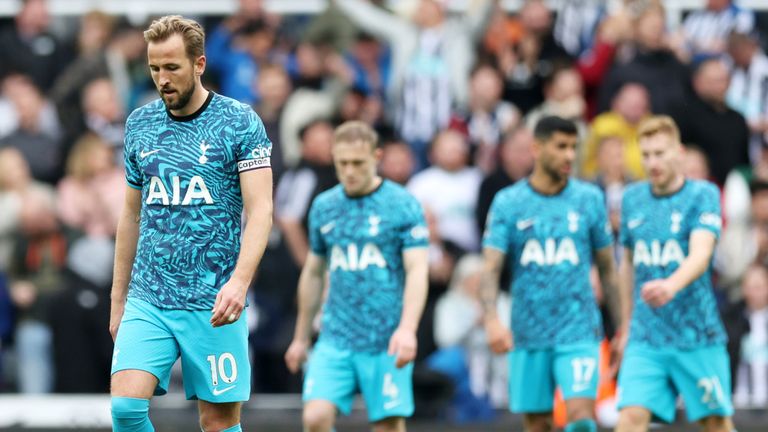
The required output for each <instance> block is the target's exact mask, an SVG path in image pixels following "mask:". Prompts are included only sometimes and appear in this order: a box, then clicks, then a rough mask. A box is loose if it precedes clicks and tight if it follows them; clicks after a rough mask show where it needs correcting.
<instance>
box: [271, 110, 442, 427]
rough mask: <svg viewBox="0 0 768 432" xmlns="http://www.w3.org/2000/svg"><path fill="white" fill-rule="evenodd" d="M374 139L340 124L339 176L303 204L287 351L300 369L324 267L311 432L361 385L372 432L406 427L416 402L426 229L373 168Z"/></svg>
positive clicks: (311, 367)
mask: <svg viewBox="0 0 768 432" xmlns="http://www.w3.org/2000/svg"><path fill="white" fill-rule="evenodd" d="M377 142H378V137H377V136H376V133H375V132H374V131H373V130H372V129H371V128H370V126H368V125H366V124H364V123H362V122H356V121H355V122H347V123H344V124H342V125H341V126H339V127H338V128H337V129H336V132H335V134H334V143H333V148H332V153H333V162H334V165H335V167H336V175H337V176H338V178H339V181H340V183H341V184H339V185H338V186H336V187H334V188H332V189H330V190H328V191H326V192H324V193H322V194H320V195H319V196H318V197H317V198H315V200H314V202H313V203H312V207H311V209H310V213H309V239H310V247H311V251H310V253H309V254H308V257H307V260H306V263H305V264H304V268H303V269H302V272H301V277H300V279H299V287H298V291H299V315H298V319H297V322H296V331H295V333H294V338H293V341H292V342H291V345H290V346H289V347H288V350H287V352H286V354H285V360H286V364H287V365H288V368H289V369H290V370H291V371H292V372H294V373H296V372H298V371H299V370H300V369H301V365H302V363H304V361H305V360H306V358H307V352H308V348H309V344H310V337H311V331H312V321H313V318H314V316H315V314H316V313H317V311H318V309H319V307H320V303H321V298H322V292H323V285H324V282H325V279H326V272H327V273H328V274H329V291H328V298H327V300H326V302H325V305H324V311H323V316H322V324H321V329H320V336H319V339H318V342H317V343H316V345H315V347H314V349H313V352H312V354H311V356H310V358H309V364H308V368H307V371H306V376H305V377H304V391H303V399H304V402H305V405H304V415H303V423H304V427H305V430H307V431H309V432H328V431H331V430H332V429H333V425H334V422H335V419H336V412H337V411H341V412H342V413H344V414H349V412H350V410H351V408H352V400H353V397H354V395H355V393H356V391H358V390H359V391H360V392H361V393H362V394H363V398H364V399H365V403H366V407H367V408H368V418H369V420H370V421H371V423H372V427H373V430H374V431H376V432H388V431H404V430H405V417H408V416H410V415H411V414H412V413H413V409H414V406H413V388H412V382H411V375H412V371H413V364H412V363H411V361H412V360H413V359H414V358H415V356H416V330H417V326H418V323H419V319H420V317H421V313H422V310H423V308H424V302H425V300H426V294H427V267H428V256H427V246H428V237H429V232H428V229H427V226H426V222H425V220H424V214H423V211H422V208H421V206H420V205H419V203H418V202H417V201H416V199H415V198H414V197H413V196H411V195H410V194H409V193H408V192H406V190H405V189H403V188H402V187H400V186H399V185H397V184H395V183H392V182H390V181H388V180H383V179H382V178H381V177H379V176H378V175H376V165H377V162H378V160H379V158H380V157H381V150H380V149H378V148H377Z"/></svg>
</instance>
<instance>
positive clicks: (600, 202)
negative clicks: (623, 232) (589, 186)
mask: <svg viewBox="0 0 768 432" xmlns="http://www.w3.org/2000/svg"><path fill="white" fill-rule="evenodd" d="M593 201H594V204H593V207H594V219H593V220H592V225H591V226H590V227H589V238H590V241H591V242H592V249H593V250H600V249H602V248H604V247H606V246H610V245H611V244H613V234H612V232H611V223H610V221H609V220H608V209H607V207H606V204H605V198H604V197H603V192H601V191H599V190H597V191H595V194H594V200H593Z"/></svg>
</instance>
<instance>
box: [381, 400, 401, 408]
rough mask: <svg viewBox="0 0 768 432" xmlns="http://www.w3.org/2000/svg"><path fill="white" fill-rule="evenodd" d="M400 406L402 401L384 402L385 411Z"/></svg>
mask: <svg viewBox="0 0 768 432" xmlns="http://www.w3.org/2000/svg"><path fill="white" fill-rule="evenodd" d="M398 405H400V401H399V400H393V401H389V402H384V409H385V410H391V409H392V408H395V407H397V406H398Z"/></svg>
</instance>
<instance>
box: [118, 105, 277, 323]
mask: <svg viewBox="0 0 768 432" xmlns="http://www.w3.org/2000/svg"><path fill="white" fill-rule="evenodd" d="M271 151H272V143H271V142H270V141H269V139H268V138H267V136H266V133H265V131H264V125H263V123H262V122H261V119H259V117H258V116H257V115H256V113H254V112H253V110H252V109H251V108H250V107H249V106H248V105H245V104H242V103H240V102H237V101H235V100H233V99H229V98H227V97H224V96H220V95H217V94H214V93H213V92H210V93H209V96H208V99H207V100H206V102H205V104H204V105H203V106H202V107H201V108H200V109H199V110H198V111H197V112H195V113H194V114H191V115H189V116H185V117H177V116H173V115H172V114H171V113H170V112H169V111H167V110H166V107H165V105H164V104H163V102H162V101H161V100H160V99H158V100H156V101H154V102H151V103H149V104H147V105H145V106H143V107H141V108H139V109H137V110H136V111H134V112H133V113H132V114H131V115H130V117H129V118H128V121H127V123H126V136H125V167H126V179H127V181H128V185H129V186H130V187H132V188H134V189H138V190H141V197H142V208H141V224H140V230H139V232H140V234H139V241H138V247H137V251H136V259H135V261H134V264H133V272H132V276H131V283H130V286H129V289H128V297H129V298H137V299H140V300H144V301H147V302H149V303H151V304H153V305H155V306H157V307H159V308H163V309H188V310H201V309H206V310H210V309H211V308H212V307H213V304H214V301H215V299H216V294H217V293H218V291H219V289H220V288H221V286H222V285H223V284H224V283H226V281H227V280H228V279H229V277H230V275H231V274H232V271H233V270H234V267H235V264H236V261H237V257H238V254H239V251H240V232H241V227H240V225H241V215H242V210H243V201H242V196H241V192H240V178H239V173H242V172H245V171H248V170H252V169H260V168H268V167H269V166H270V154H271Z"/></svg>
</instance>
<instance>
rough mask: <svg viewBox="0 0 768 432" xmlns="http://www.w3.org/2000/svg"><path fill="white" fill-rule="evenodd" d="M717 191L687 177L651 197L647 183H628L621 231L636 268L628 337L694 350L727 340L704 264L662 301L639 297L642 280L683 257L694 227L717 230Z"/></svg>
mask: <svg viewBox="0 0 768 432" xmlns="http://www.w3.org/2000/svg"><path fill="white" fill-rule="evenodd" d="M720 225H721V218H720V194H719V192H718V190H717V187H716V186H715V185H713V184H711V183H708V182H704V181H697V180H686V182H685V184H684V185H683V187H682V189H680V190H679V191H677V192H676V193H674V194H672V195H667V196H655V195H654V194H653V192H652V191H651V185H650V184H649V183H648V182H639V183H636V184H633V185H631V186H629V187H628V188H627V189H626V190H625V192H624V197H623V200H622V210H621V231H620V232H621V234H620V239H621V243H622V244H623V245H624V247H626V248H629V249H630V250H631V251H632V255H633V256H632V260H633V264H634V269H635V288H634V295H633V297H634V309H633V312H632V323H631V327H630V333H629V334H630V341H631V342H641V343H645V344H649V345H652V346H657V347H677V348H681V349H693V348H698V347H702V346H707V345H713V344H717V343H724V342H725V340H726V336H725V331H724V329H723V325H722V323H721V321H720V314H719V313H718V310H717V304H716V302H715V297H714V294H713V292H712V274H711V269H708V270H707V271H706V272H705V273H704V274H703V275H701V276H700V277H699V278H698V279H696V280H695V281H693V283H691V284H690V285H689V286H687V287H685V288H683V290H682V291H680V292H679V293H677V295H676V296H675V298H673V299H672V301H671V302H669V303H667V304H666V305H664V306H662V307H659V308H654V307H651V306H649V305H648V304H646V303H645V302H644V301H643V300H642V298H641V297H640V290H641V288H642V286H643V284H644V283H645V282H648V281H650V280H653V279H663V278H666V277H668V276H669V275H671V274H672V273H674V271H675V270H677V268H678V267H679V266H680V263H681V262H682V261H683V260H684V259H685V257H687V256H688V242H689V239H690V237H691V233H692V232H693V231H696V230H707V231H711V232H712V233H713V234H714V235H715V236H719V235H720Z"/></svg>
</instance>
